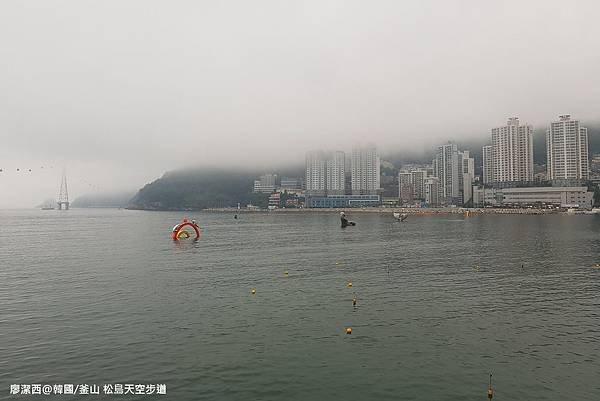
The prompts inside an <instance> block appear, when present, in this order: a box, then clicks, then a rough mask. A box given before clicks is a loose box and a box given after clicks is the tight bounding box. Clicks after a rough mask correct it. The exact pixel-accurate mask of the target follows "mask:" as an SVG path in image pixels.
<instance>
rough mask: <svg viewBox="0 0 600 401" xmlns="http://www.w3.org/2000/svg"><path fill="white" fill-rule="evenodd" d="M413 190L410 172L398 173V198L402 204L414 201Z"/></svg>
mask: <svg viewBox="0 0 600 401" xmlns="http://www.w3.org/2000/svg"><path fill="white" fill-rule="evenodd" d="M414 193H415V189H414V186H413V177H412V173H411V172H410V171H405V170H403V171H400V172H399V173H398V198H399V199H400V202H401V203H403V204H408V203H412V202H413V200H414Z"/></svg>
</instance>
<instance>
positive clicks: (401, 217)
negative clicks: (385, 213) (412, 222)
mask: <svg viewBox="0 0 600 401" xmlns="http://www.w3.org/2000/svg"><path fill="white" fill-rule="evenodd" d="M407 217H408V214H406V213H398V212H394V218H395V219H396V220H398V221H404V220H406V218H407Z"/></svg>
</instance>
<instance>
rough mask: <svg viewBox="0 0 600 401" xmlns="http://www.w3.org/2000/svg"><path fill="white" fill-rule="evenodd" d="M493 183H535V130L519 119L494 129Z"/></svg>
mask: <svg viewBox="0 0 600 401" xmlns="http://www.w3.org/2000/svg"><path fill="white" fill-rule="evenodd" d="M492 181H493V182H497V183H501V182H529V181H533V128H532V127H531V125H527V124H525V125H520V124H519V119H518V118H517V117H511V118H509V119H508V122H507V124H506V125H504V126H502V127H497V128H492Z"/></svg>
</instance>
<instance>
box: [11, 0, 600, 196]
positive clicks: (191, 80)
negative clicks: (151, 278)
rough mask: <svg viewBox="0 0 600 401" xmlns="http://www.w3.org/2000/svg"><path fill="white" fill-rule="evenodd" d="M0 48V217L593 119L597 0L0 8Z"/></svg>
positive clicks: (599, 86)
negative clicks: (206, 174) (238, 171)
mask: <svg viewBox="0 0 600 401" xmlns="http://www.w3.org/2000/svg"><path fill="white" fill-rule="evenodd" d="M0 52H1V54H0V139H1V141H0V168H2V169H3V172H2V173H0V207H14V206H25V207H27V206H33V205H35V204H37V203H40V202H41V201H42V200H44V199H46V198H48V197H55V196H56V193H57V192H58V184H59V180H60V171H61V170H62V168H63V167H66V168H67V173H68V176H69V180H70V190H71V191H70V192H71V196H72V197H75V196H77V195H81V194H83V193H86V192H90V191H92V190H93V191H111V190H120V189H129V188H139V187H141V186H142V185H143V184H144V183H146V182H148V181H150V180H153V179H155V178H157V177H159V176H160V175H162V173H163V172H164V171H165V170H169V169H173V168H177V167H181V166H185V165H192V164H213V165H214V164H221V163H225V164H232V163H233V164H250V163H252V164H253V165H254V166H256V167H258V168H268V167H269V166H271V165H272V164H275V163H280V162H282V161H290V162H299V161H301V160H302V159H303V157H304V151H305V150H307V149H317V148H321V147H324V148H339V149H342V150H349V149H350V148H351V147H352V145H353V144H355V143H357V142H365V141H372V142H375V143H376V144H377V145H378V146H379V148H380V149H381V150H383V151H386V150H401V149H406V148H407V147H414V148H424V147H429V146H433V145H434V144H435V143H437V142H438V141H446V140H447V139H459V138H464V137H474V136H480V137H489V130H490V128H491V127H493V126H497V125H501V124H503V123H504V122H505V120H506V118H507V117H509V116H513V115H516V116H519V117H520V118H521V120H522V121H525V122H529V123H531V124H533V125H535V126H543V125H546V124H547V123H548V122H549V121H550V120H552V119H553V118H555V117H556V116H557V115H558V114H561V113H571V114H572V115H574V116H576V117H578V118H580V119H581V120H583V121H584V122H585V121H598V120H600V2H598V1H569V2H565V1H549V0H543V1H514V2H513V1H481V0H475V1H445V0H439V1H423V0H415V1H400V0H393V1H367V0H363V1H350V0H339V1H327V0H316V1H306V0H304V1H299V0H298V1H284V0H273V1H261V0H256V1H245V0H238V1H222V0H220V1H149V0H140V1H127V0H123V1H83V0H69V1H56V0H40V1H29V0H3V1H2V2H0ZM42 166H44V169H41V167H42ZM16 168H20V169H21V170H22V171H21V172H19V173H17V172H16ZM29 168H31V169H32V172H31V173H29V171H28V169H29Z"/></svg>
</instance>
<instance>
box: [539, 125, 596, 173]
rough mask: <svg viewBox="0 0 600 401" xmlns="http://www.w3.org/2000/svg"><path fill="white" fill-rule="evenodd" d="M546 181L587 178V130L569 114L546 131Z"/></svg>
mask: <svg viewBox="0 0 600 401" xmlns="http://www.w3.org/2000/svg"><path fill="white" fill-rule="evenodd" d="M546 154H547V171H548V179H550V180H553V181H557V180H561V181H573V180H587V179H588V178H589V159H588V134H587V128H584V127H582V126H581V125H580V124H579V120H571V116H570V115H569V114H565V115H562V116H560V117H559V119H558V121H554V122H552V123H551V124H550V128H548V130H547V131H546Z"/></svg>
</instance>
